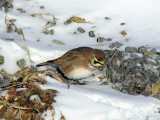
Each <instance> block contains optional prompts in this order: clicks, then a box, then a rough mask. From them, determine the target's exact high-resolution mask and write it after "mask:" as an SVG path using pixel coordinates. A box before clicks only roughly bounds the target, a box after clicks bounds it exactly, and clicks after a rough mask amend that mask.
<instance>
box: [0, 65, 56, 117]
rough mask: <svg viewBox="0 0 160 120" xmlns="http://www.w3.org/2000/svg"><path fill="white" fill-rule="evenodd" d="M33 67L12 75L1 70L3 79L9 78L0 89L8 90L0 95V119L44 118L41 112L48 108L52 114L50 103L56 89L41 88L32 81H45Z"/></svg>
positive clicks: (52, 109) (42, 82)
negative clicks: (7, 83) (6, 83)
mask: <svg viewBox="0 0 160 120" xmlns="http://www.w3.org/2000/svg"><path fill="white" fill-rule="evenodd" d="M38 74H39V72H38V71H36V69H34V68H33V67H30V68H24V69H22V70H20V71H18V72H16V73H15V74H13V75H10V74H8V73H7V72H5V70H1V73H0V75H1V76H2V78H3V79H9V80H10V83H9V85H7V86H5V87H3V88H1V89H0V92H2V91H5V90H8V92H7V94H6V95H5V96H1V95H0V119H6V120H15V119H20V120H44V118H43V117H42V113H43V112H44V111H46V110H47V109H49V110H50V111H52V113H53V115H54V108H53V107H52V106H51V104H52V103H53V102H54V97H55V96H56V94H57V91H56V90H51V89H47V90H43V89H41V88H40V87H39V86H38V85H35V84H34V82H38V83H41V84H45V83H46V81H45V80H44V79H43V78H42V76H39V75H38Z"/></svg>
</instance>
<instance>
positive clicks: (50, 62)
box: [36, 60, 54, 67]
mask: <svg viewBox="0 0 160 120" xmlns="http://www.w3.org/2000/svg"><path fill="white" fill-rule="evenodd" d="M51 64H54V60H49V61H47V62H43V63H40V64H37V65H36V67H40V66H45V65H51Z"/></svg>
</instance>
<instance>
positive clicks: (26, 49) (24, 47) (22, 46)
mask: <svg viewBox="0 0 160 120" xmlns="http://www.w3.org/2000/svg"><path fill="white" fill-rule="evenodd" d="M16 44H17V45H18V46H20V47H21V48H23V49H24V50H25V51H26V53H27V55H28V58H29V61H30V62H31V63H34V62H33V61H32V60H31V56H30V52H29V49H28V47H27V46H26V45H23V44H21V43H16Z"/></svg>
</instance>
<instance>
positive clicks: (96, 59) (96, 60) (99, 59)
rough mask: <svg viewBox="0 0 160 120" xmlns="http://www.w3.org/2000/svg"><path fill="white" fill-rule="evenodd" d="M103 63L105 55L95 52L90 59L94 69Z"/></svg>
mask: <svg viewBox="0 0 160 120" xmlns="http://www.w3.org/2000/svg"><path fill="white" fill-rule="evenodd" d="M104 62H105V54H104V53H103V52H102V51H97V52H95V54H94V55H93V56H92V58H91V64H92V66H94V67H101V66H102V65H103V64H104Z"/></svg>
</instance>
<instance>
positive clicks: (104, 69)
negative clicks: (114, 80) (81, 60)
mask: <svg viewBox="0 0 160 120" xmlns="http://www.w3.org/2000/svg"><path fill="white" fill-rule="evenodd" d="M117 52H118V50H117V49H116V50H115V51H114V53H113V55H112V57H111V58H110V59H109V61H108V62H107V64H105V66H104V68H103V70H102V73H103V74H105V72H106V70H107V67H108V65H109V64H110V62H111V61H112V59H113V57H114V56H115V54H116V53H117Z"/></svg>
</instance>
